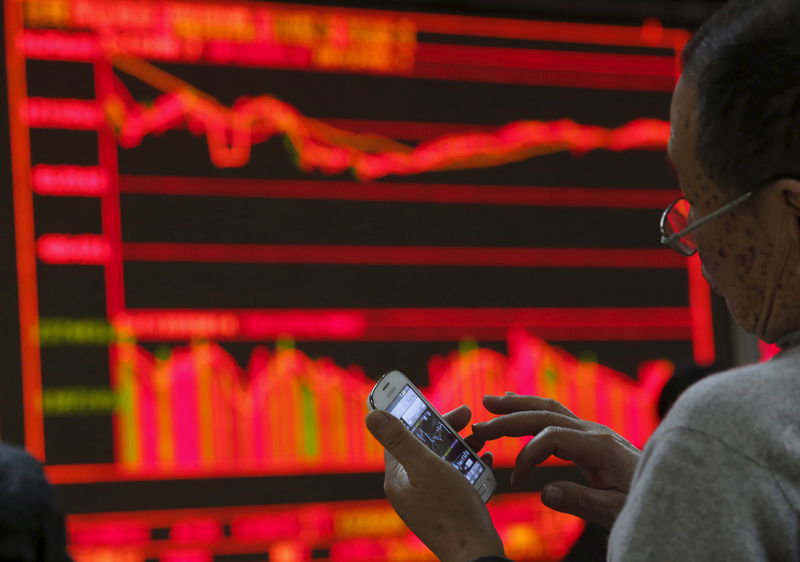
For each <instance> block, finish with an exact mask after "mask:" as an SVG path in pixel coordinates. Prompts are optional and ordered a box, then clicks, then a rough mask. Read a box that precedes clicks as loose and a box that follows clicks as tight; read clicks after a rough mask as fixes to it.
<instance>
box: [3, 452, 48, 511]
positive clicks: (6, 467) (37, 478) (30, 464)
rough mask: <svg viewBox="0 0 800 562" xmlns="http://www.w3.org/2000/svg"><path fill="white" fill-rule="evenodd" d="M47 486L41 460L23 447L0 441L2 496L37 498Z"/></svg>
mask: <svg viewBox="0 0 800 562" xmlns="http://www.w3.org/2000/svg"><path fill="white" fill-rule="evenodd" d="M45 486H46V480H45V477H44V473H43V472H42V465H41V464H40V463H39V461H37V460H36V459H34V458H33V457H32V456H31V455H29V454H28V453H27V452H26V451H25V450H24V449H22V448H21V447H16V446H13V445H8V444H6V443H0V497H3V496H4V497H7V498H9V497H21V498H37V497H38V496H39V495H40V493H41V490H42V488H43V487H45Z"/></svg>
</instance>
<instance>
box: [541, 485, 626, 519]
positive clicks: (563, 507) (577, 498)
mask: <svg viewBox="0 0 800 562" xmlns="http://www.w3.org/2000/svg"><path fill="white" fill-rule="evenodd" d="M627 497H628V496H627V494H625V493H624V492H620V491H618V490H598V489H596V488H589V487H588V486H582V485H580V484H576V483H575V482H553V483H551V484H548V485H547V486H545V488H544V489H543V490H542V503H544V505H546V506H547V507H549V508H551V509H555V510H556V511H561V512H564V513H570V514H572V515H577V516H578V517H580V518H582V519H586V520H587V521H590V522H592V523H597V524H598V525H600V526H601V527H605V528H606V529H609V530H610V529H611V526H612V525H613V524H614V521H615V520H616V519H617V515H619V512H620V511H622V506H624V505H625V499H626V498H627Z"/></svg>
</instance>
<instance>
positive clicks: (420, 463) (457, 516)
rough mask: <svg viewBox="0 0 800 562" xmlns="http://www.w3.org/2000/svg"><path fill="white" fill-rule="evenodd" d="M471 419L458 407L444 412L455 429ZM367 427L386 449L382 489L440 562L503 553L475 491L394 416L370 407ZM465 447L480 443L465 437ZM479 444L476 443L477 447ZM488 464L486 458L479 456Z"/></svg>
mask: <svg viewBox="0 0 800 562" xmlns="http://www.w3.org/2000/svg"><path fill="white" fill-rule="evenodd" d="M470 417H471V413H470V411H469V408H467V407H466V406H461V407H460V408H457V409H455V410H453V411H452V412H450V413H449V414H446V415H445V419H447V422H448V423H449V424H450V425H452V426H453V429H455V430H456V431H460V430H461V429H463V428H464V427H466V426H467V424H468V423H469V420H470ZM366 422H367V428H369V430H370V432H371V433H372V435H373V436H374V437H375V439H377V440H378V441H380V443H381V444H382V445H383V446H384V448H385V449H386V451H385V459H386V476H385V479H384V483H383V489H384V491H385V492H386V497H387V498H389V501H390V502H391V503H392V506H393V507H394V509H395V511H396V512H397V514H398V515H399V516H400V517H401V518H402V519H403V521H405V523H406V525H408V527H409V529H411V531H412V532H413V533H414V534H415V535H417V536H418V537H419V538H420V540H422V542H423V543H425V545H426V546H427V547H428V548H430V549H431V551H433V553H434V554H435V555H436V556H438V557H439V559H440V560H443V561H445V562H462V561H469V560H474V559H476V558H479V557H481V556H491V555H498V556H502V555H503V543H502V542H501V540H500V536H499V535H498V534H497V531H496V530H495V528H494V525H493V524H492V520H491V518H490V517H489V511H488V510H487V509H486V505H485V504H484V503H483V500H482V499H481V497H480V496H479V495H478V492H477V491H476V490H475V488H473V486H472V485H471V484H470V483H469V482H468V481H467V479H466V478H464V475H462V474H461V473H460V472H458V470H456V469H455V468H454V467H453V466H452V465H450V464H449V463H447V462H446V461H444V460H442V459H440V458H439V457H437V456H436V454H434V453H433V451H431V450H430V449H428V448H427V447H426V446H425V445H423V444H422V442H421V441H419V440H418V439H417V438H416V437H414V435H412V434H411V432H410V431H408V429H406V427H405V426H404V425H403V424H402V422H401V421H400V420H398V419H397V418H395V417H394V416H392V415H391V414H388V413H387V412H384V411H381V410H376V411H374V412H370V413H369V415H367V419H366ZM467 442H468V443H469V444H470V446H473V445H482V444H483V443H482V442H480V443H479V442H477V441H476V440H472V442H470V438H467ZM478 448H479V447H478ZM483 459H484V461H488V463H489V464H490V465H491V456H489V455H488V454H487V455H484V457H483Z"/></svg>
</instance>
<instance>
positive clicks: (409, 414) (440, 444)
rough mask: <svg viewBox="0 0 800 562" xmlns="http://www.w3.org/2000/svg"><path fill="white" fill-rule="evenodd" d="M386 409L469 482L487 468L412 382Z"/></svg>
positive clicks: (474, 479) (473, 481)
mask: <svg viewBox="0 0 800 562" xmlns="http://www.w3.org/2000/svg"><path fill="white" fill-rule="evenodd" d="M386 410H387V411H388V412H389V413H390V414H392V415H393V416H395V417H396V418H400V420H402V422H403V423H404V424H405V425H406V427H408V428H409V429H410V430H411V432H412V433H414V435H416V436H417V437H418V438H419V440H420V441H422V442H423V443H425V445H427V446H428V448H429V449H430V450H431V451H433V452H434V453H436V454H437V455H439V456H440V457H442V458H443V459H444V460H446V461H447V462H449V463H450V464H452V465H453V466H454V467H456V468H457V469H458V470H459V471H460V472H461V473H462V474H463V475H464V476H466V477H467V480H469V481H470V483H472V484H474V483H475V481H476V480H477V479H478V477H479V476H480V475H481V474H482V473H483V470H484V467H483V465H482V464H481V463H480V462H478V458H477V457H476V456H475V453H473V452H472V451H470V450H469V448H468V447H466V446H465V445H464V444H463V443H462V442H461V440H459V438H458V436H457V435H456V434H455V433H453V432H452V431H450V429H448V428H447V426H446V425H444V424H443V423H442V422H441V420H440V419H439V416H437V415H436V413H435V412H434V411H433V410H432V409H431V408H429V407H428V405H427V404H426V403H425V402H424V401H423V400H422V398H421V397H420V396H419V395H418V394H417V393H416V392H415V391H414V390H413V389H412V388H411V387H410V386H409V385H406V386H404V387H403V389H402V390H401V391H400V393H399V394H398V395H397V396H396V397H395V399H394V400H392V403H391V404H389V407H388V408H386Z"/></svg>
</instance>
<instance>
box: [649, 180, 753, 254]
mask: <svg viewBox="0 0 800 562" xmlns="http://www.w3.org/2000/svg"><path fill="white" fill-rule="evenodd" d="M752 196H753V190H751V191H748V192H747V193H745V194H744V195H740V196H739V197H737V198H736V199H734V200H733V201H731V202H730V203H727V204H726V205H723V206H722V207H720V208H719V209H717V210H716V211H714V212H712V213H709V214H707V215H706V216H704V217H702V218H701V219H699V220H696V221H694V222H691V223H690V220H689V212H690V211H691V209H692V206H691V205H690V204H689V201H687V200H686V198H685V197H678V198H677V199H676V200H675V201H673V202H672V203H671V204H670V206H669V207H667V208H666V209H665V210H664V214H663V215H661V225H660V226H661V243H662V244H666V245H667V246H669V247H670V248H672V249H673V250H675V251H676V252H678V253H679V254H680V255H682V256H685V257H687V258H688V257H689V256H692V255H694V254H695V252H697V240H696V239H695V237H694V234H692V233H693V232H694V231H695V230H697V229H698V228H700V227H701V226H703V225H704V224H706V223H707V222H709V221H712V220H714V219H715V218H717V217H719V216H721V215H724V214H725V213H727V212H728V211H730V210H731V209H733V208H734V207H736V206H738V205H741V204H742V203H744V202H745V201H747V200H748V199H750V197H752Z"/></svg>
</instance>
